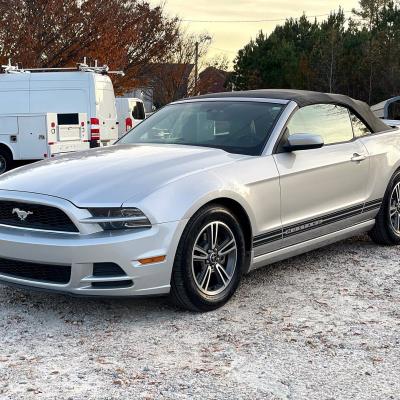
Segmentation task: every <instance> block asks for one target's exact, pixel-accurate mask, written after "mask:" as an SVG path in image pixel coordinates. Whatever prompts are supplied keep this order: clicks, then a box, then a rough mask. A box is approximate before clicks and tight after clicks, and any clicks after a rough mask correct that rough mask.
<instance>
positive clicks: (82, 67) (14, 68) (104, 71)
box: [1, 57, 125, 76]
mask: <svg viewBox="0 0 400 400" xmlns="http://www.w3.org/2000/svg"><path fill="white" fill-rule="evenodd" d="M1 68H2V69H3V71H4V73H5V74H18V73H31V72H66V71H82V72H94V73H96V74H101V75H109V74H115V75H121V76H124V75H125V74H124V72H123V71H110V68H109V67H108V65H103V66H99V65H98V64H97V60H95V63H94V66H90V65H88V64H87V63H86V57H84V59H83V63H77V66H76V68H73V67H66V68H19V66H18V64H17V65H12V64H11V59H9V60H8V64H7V65H2V66H1Z"/></svg>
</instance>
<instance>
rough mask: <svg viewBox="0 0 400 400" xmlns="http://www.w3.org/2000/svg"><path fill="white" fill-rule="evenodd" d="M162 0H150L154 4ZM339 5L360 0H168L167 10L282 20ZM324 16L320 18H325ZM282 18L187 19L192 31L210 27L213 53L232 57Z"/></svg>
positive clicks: (195, 16) (190, 15)
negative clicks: (229, 21) (227, 21)
mask: <svg viewBox="0 0 400 400" xmlns="http://www.w3.org/2000/svg"><path fill="white" fill-rule="evenodd" d="M161 2H162V1H160V0H150V3H151V4H152V5H157V4H160V3H161ZM339 6H342V8H343V9H344V10H345V11H351V10H352V8H354V7H357V6H358V0H340V1H337V0H248V1H240V0H190V1H188V0H166V5H165V8H166V11H167V12H168V14H170V15H178V16H179V17H180V18H182V19H185V20H206V21H216V20H218V21H220V20H224V21H225V20H240V21H248V20H251V21H253V20H265V19H267V20H279V19H285V18H287V17H299V16H300V15H301V14H302V13H303V12H305V13H306V14H307V15H309V16H314V15H321V14H327V13H329V12H330V11H332V10H337V9H338V8H339ZM323 18H324V17H321V18H319V19H323ZM281 23H283V22H276V21H271V22H252V23H239V22H236V23H222V22H216V23H212V22H187V23H186V22H185V25H186V26H187V27H188V30H189V31H191V32H200V33H201V32H204V31H207V32H208V33H209V34H210V35H211V36H212V37H213V43H212V45H211V49H210V56H211V57H212V56H214V55H217V54H220V53H224V54H226V55H227V56H228V58H229V59H230V60H232V59H233V58H234V57H235V55H236V52H237V50H239V49H240V48H242V47H243V46H244V45H245V44H246V43H248V42H249V40H250V39H251V38H254V37H255V36H256V35H257V33H258V31H259V30H261V29H262V30H263V31H264V32H268V33H269V32H271V31H272V29H273V28H274V27H275V25H277V24H281Z"/></svg>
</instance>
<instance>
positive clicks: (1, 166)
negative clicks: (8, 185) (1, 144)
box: [0, 149, 12, 175]
mask: <svg viewBox="0 0 400 400" xmlns="http://www.w3.org/2000/svg"><path fill="white" fill-rule="evenodd" d="M11 164H12V156H11V154H10V153H9V152H8V151H6V150H4V149H0V175H1V174H4V173H5V172H7V171H8V170H9V169H10V168H11Z"/></svg>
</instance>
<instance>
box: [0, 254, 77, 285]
mask: <svg viewBox="0 0 400 400" xmlns="http://www.w3.org/2000/svg"><path fill="white" fill-rule="evenodd" d="M0 274H2V275H8V276H11V277H14V278H22V279H29V280H34V281H40V282H48V283H58V284H66V283H68V282H69V281H70V279H71V266H70V265H68V266H67V265H46V264H34V263H28V262H25V261H15V260H7V259H4V258H0Z"/></svg>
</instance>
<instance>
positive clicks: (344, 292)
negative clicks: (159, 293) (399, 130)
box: [0, 236, 400, 400]
mask: <svg viewBox="0 0 400 400" xmlns="http://www.w3.org/2000/svg"><path fill="white" fill-rule="evenodd" d="M399 256H400V249H399V248H385V247H378V246H376V245H374V244H373V243H371V242H370V241H369V239H368V238H367V237H364V236H363V237H357V238H354V239H351V240H348V241H344V242H341V243H338V244H335V245H332V246H329V247H327V248H325V249H321V250H318V251H314V252H312V253H308V254H306V255H303V256H300V257H297V258H295V259H292V260H288V261H285V262H281V263H277V264H274V265H271V266H269V267H266V268H264V269H261V270H258V271H255V272H253V273H252V274H250V275H249V276H247V277H245V278H244V282H243V284H242V286H241V288H240V290H239V292H238V293H237V295H236V296H235V298H234V299H232V300H231V301H230V302H229V304H227V305H226V306H225V307H224V308H222V309H220V310H217V311H215V312H212V313H208V314H192V313H189V312H182V311H180V310H177V309H175V308H173V307H171V306H169V305H168V304H166V303H165V300H164V299H160V298H159V299H147V300H119V301H117V300H97V301H96V300H92V299H90V300H88V299H77V298H70V297H64V296H61V295H53V294H44V293H35V292H25V291H22V290H19V289H14V288H8V287H5V286H0V338H1V339H0V340H1V342H0V343H1V347H0V399H13V400H14V399H22V398H23V399H31V398H32V399H33V398H35V399H96V400H98V399H174V400H175V399H221V400H222V399H223V400H228V399H266V400H269V399H305V400H313V399H315V400H332V399H346V400H348V399H360V400H361V399H362V400H367V399H373V400H385V399H400V379H399V376H400V362H399V360H400V306H399V305H400V285H399V283H400V275H399V270H400V265H399Z"/></svg>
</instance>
